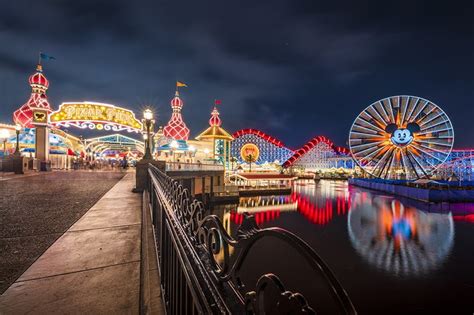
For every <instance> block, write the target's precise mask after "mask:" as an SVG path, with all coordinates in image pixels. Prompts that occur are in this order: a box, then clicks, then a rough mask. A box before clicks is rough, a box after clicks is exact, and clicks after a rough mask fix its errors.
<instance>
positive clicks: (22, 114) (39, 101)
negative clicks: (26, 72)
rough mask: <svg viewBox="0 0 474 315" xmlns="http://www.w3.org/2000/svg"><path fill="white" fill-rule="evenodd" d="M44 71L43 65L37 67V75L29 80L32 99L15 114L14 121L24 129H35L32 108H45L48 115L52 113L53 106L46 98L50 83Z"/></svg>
mask: <svg viewBox="0 0 474 315" xmlns="http://www.w3.org/2000/svg"><path fill="white" fill-rule="evenodd" d="M42 71H43V69H42V67H41V65H38V66H37V67H36V73H34V74H32V75H31V76H30V78H29V80H28V81H29V83H30V85H31V95H30V99H29V100H28V101H27V102H26V103H25V104H23V106H21V107H20V108H19V109H18V110H16V111H15V112H14V113H13V121H14V122H15V124H20V125H21V126H22V127H24V128H32V127H34V126H33V124H32V121H33V110H32V108H34V107H37V108H38V107H39V108H44V109H46V110H47V112H48V114H49V113H51V112H52V110H51V106H50V105H49V102H48V97H47V96H46V90H47V89H48V87H49V81H48V79H46V77H45V76H44V75H43V73H42Z"/></svg>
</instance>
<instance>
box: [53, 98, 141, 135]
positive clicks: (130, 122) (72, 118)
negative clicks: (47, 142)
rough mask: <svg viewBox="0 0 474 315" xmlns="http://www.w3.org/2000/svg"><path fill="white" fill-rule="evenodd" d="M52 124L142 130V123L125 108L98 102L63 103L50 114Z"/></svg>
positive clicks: (108, 129)
mask: <svg viewBox="0 0 474 315" xmlns="http://www.w3.org/2000/svg"><path fill="white" fill-rule="evenodd" d="M49 121H50V123H51V125H54V126H58V127H59V126H62V127H70V126H74V127H78V128H81V129H96V130H106V131H123V130H126V131H128V132H132V131H134V132H141V131H142V130H143V125H142V123H141V122H140V121H139V120H138V119H137V118H136V117H135V114H134V113H133V112H132V111H130V110H128V109H125V108H122V107H117V106H114V105H110V104H104V103H96V102H68V103H62V104H61V105H60V106H59V109H58V110H57V111H55V112H52V113H51V114H50V115H49Z"/></svg>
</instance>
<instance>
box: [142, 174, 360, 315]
mask: <svg viewBox="0 0 474 315" xmlns="http://www.w3.org/2000/svg"><path fill="white" fill-rule="evenodd" d="M148 172H149V176H150V181H149V187H148V191H147V192H146V193H148V194H149V207H150V211H151V214H152V223H153V226H154V231H155V240H156V245H157V251H158V263H159V264H158V265H159V271H160V276H161V291H162V298H163V301H164V305H165V308H166V312H167V314H242V313H246V314H264V313H267V314H269V312H270V310H269V309H268V308H267V307H269V304H272V303H268V301H269V300H270V301H279V302H278V304H277V305H275V303H274V304H273V305H270V307H271V309H272V311H275V310H276V311H281V312H285V313H289V314H293V313H301V312H303V313H307V314H314V313H315V311H314V309H313V308H312V307H310V306H309V305H308V303H307V301H306V299H305V298H304V297H303V295H301V294H299V293H293V292H290V291H287V290H286V288H285V286H284V285H283V283H282V282H281V280H280V279H279V278H278V277H277V276H276V275H274V274H264V275H262V276H261V277H260V279H259V280H258V282H257V285H256V287H255V289H254V290H249V289H247V288H249V287H250V286H249V285H246V284H245V283H243V282H242V278H241V275H242V272H243V271H245V270H243V269H242V265H243V263H244V261H245V260H246V257H247V255H248V254H249V252H250V251H251V250H252V247H253V246H254V244H255V243H257V242H259V241H260V240H261V239H263V238H267V237H273V238H276V239H279V240H280V241H283V242H285V243H287V244H290V245H291V246H292V247H293V248H294V249H296V250H297V251H298V253H299V254H300V256H301V258H302V259H303V260H305V261H307V262H308V263H309V264H310V265H311V266H312V269H313V270H314V272H315V273H318V274H320V275H322V279H323V281H324V282H325V284H326V285H328V288H329V291H330V292H329V294H330V295H331V296H332V298H333V299H334V301H336V303H337V305H338V307H339V310H340V313H341V314H356V312H355V309H354V306H353V304H352V302H351V300H350V299H349V297H348V295H347V293H346V291H345V290H344V289H343V287H342V286H341V284H340V283H339V282H338V280H337V279H336V277H335V276H334V274H333V272H332V271H331V270H330V269H329V267H328V266H327V265H326V263H324V261H323V260H322V259H321V258H320V257H319V255H318V254H317V253H316V252H315V251H314V250H313V249H311V248H310V247H309V245H307V244H306V243H305V242H304V241H302V240H301V239H300V238H298V237H297V236H296V235H294V234H292V233H290V232H288V231H286V230H284V229H280V228H266V229H260V228H259V227H258V226H257V224H256V222H255V219H254V217H253V216H251V215H246V216H245V219H244V221H243V223H242V224H241V225H240V227H239V228H238V231H237V237H236V238H233V237H232V236H230V235H229V234H228V233H227V231H226V230H225V229H224V227H223V225H222V222H221V220H220V219H219V218H218V217H217V216H215V215H208V216H205V214H206V213H205V212H206V211H205V209H204V206H203V204H202V203H201V202H199V201H197V200H195V199H192V198H191V197H190V195H189V192H188V190H187V189H185V188H183V186H181V185H179V183H178V181H176V180H173V179H172V178H170V177H168V176H167V175H166V174H165V173H164V172H162V171H160V170H159V169H158V168H156V167H154V166H153V165H149V170H148ZM231 248H232V250H233V253H234V255H233V256H234V257H233V259H230V258H231V257H230V249H231ZM217 255H219V256H220V257H221V258H220V259H219V260H218V259H216V256H217Z"/></svg>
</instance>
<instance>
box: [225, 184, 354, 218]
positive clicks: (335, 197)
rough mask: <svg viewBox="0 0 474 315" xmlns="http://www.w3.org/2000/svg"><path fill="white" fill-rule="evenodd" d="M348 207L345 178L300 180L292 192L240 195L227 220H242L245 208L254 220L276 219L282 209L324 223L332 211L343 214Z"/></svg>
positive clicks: (348, 196)
mask: <svg viewBox="0 0 474 315" xmlns="http://www.w3.org/2000/svg"><path fill="white" fill-rule="evenodd" d="M349 209H350V195H349V192H348V189H347V182H341V181H339V182H335V181H321V182H319V183H314V181H300V182H297V183H296V184H295V186H294V189H293V193H292V194H291V195H286V196H257V197H245V198H240V200H239V204H238V206H237V207H236V211H232V212H231V213H230V220H231V221H232V222H233V223H235V224H241V223H242V221H243V218H244V215H243V214H244V213H245V212H247V213H250V214H253V215H254V217H255V220H256V222H257V224H262V223H266V222H270V221H273V220H275V219H278V218H279V217H280V214H281V212H298V213H300V214H301V215H303V216H304V217H305V218H306V219H307V220H308V221H309V222H311V223H314V224H318V225H325V224H328V223H329V222H330V221H331V220H332V219H333V218H334V215H340V216H342V215H345V214H347V212H348V211H349Z"/></svg>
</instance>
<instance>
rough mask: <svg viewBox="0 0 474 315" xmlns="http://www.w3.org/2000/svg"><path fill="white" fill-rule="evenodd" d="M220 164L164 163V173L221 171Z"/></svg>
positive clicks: (222, 167)
mask: <svg viewBox="0 0 474 315" xmlns="http://www.w3.org/2000/svg"><path fill="white" fill-rule="evenodd" d="M223 170H224V166H222V165H220V164H206V163H183V162H166V171H223Z"/></svg>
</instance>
